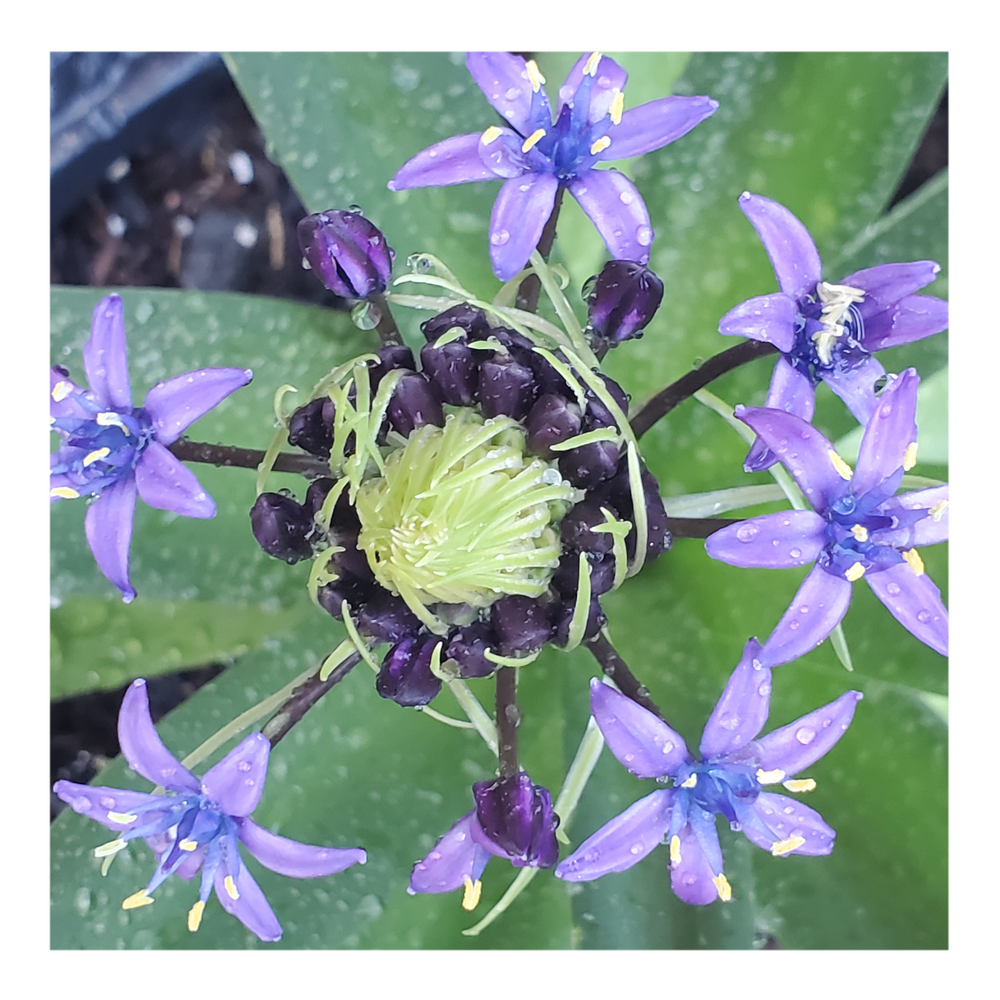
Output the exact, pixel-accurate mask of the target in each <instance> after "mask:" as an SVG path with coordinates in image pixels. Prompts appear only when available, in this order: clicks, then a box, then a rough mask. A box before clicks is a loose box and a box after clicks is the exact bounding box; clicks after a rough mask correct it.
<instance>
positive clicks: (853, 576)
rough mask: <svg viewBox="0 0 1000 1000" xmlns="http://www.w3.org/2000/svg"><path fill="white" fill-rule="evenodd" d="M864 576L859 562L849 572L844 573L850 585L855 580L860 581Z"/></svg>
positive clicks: (862, 567)
mask: <svg viewBox="0 0 1000 1000" xmlns="http://www.w3.org/2000/svg"><path fill="white" fill-rule="evenodd" d="M864 575H865V568H864V566H862V565H861V563H859V562H856V563H855V564H854V565H853V566H852V567H851V568H850V569H849V570H847V572H845V573H844V576H845V577H847V579H848V580H850V581H851V583H854V581H855V580H860V579H861V577H863V576H864Z"/></svg>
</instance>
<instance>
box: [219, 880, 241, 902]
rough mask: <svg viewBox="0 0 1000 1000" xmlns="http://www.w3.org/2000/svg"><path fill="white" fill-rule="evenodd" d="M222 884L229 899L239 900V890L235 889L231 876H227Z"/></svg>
mask: <svg viewBox="0 0 1000 1000" xmlns="http://www.w3.org/2000/svg"><path fill="white" fill-rule="evenodd" d="M222 884H223V885H224V886H225V887H226V895H228V896H229V898H230V899H239V898H240V893H239V890H238V889H237V888H236V883H235V882H234V881H233V876H232V875H227V876H226V880H225V881H224V882H223V883H222Z"/></svg>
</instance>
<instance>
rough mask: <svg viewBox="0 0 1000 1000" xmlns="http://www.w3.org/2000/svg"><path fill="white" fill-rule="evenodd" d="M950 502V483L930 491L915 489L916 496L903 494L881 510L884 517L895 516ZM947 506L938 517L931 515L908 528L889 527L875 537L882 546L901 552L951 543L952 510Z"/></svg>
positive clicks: (892, 499)
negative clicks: (949, 532) (924, 546)
mask: <svg viewBox="0 0 1000 1000" xmlns="http://www.w3.org/2000/svg"><path fill="white" fill-rule="evenodd" d="M942 503H943V504H947V503H948V484H947V483H945V484H944V485H943V486H932V487H931V488H930V489H926V490H914V491H913V492H912V493H901V494H900V495H899V496H894V497H889V499H888V500H886V501H885V502H884V503H883V504H882V505H881V507H880V508H879V510H880V511H881V513H883V514H888V515H890V516H894V515H895V514H897V513H901V512H902V511H911V510H931V509H932V508H934V507H937V506H938V505H939V504H942ZM949 510H950V507H948V506H944V507H943V508H941V509H939V510H938V512H937V514H936V515H934V514H929V515H928V516H927V517H924V518H921V520H919V521H917V522H916V524H912V525H910V526H909V527H905V528H885V529H883V530H882V531H879V532H878V534H876V535H875V536H874V537H873V540H874V541H876V542H878V544H880V545H892V546H893V547H894V548H897V549H912V548H914V547H915V546H918V545H919V546H923V545H936V544H937V543H938V542H946V541H948V522H949V517H948V511H949Z"/></svg>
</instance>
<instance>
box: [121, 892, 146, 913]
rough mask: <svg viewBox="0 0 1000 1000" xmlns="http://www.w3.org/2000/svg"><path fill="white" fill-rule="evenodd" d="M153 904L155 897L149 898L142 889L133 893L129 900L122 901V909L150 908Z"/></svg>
mask: <svg viewBox="0 0 1000 1000" xmlns="http://www.w3.org/2000/svg"><path fill="white" fill-rule="evenodd" d="M152 902H153V897H152V896H147V895H146V890H145V889H140V890H139V891H138V892H133V893H132V895H131V896H129V897H128V899H125V900H123V901H122V909H123V910H134V909H135V908H136V907H138V906H149V904H150V903H152Z"/></svg>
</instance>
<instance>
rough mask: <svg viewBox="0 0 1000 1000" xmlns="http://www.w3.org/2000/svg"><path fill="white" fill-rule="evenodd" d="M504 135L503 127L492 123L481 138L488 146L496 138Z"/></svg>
mask: <svg viewBox="0 0 1000 1000" xmlns="http://www.w3.org/2000/svg"><path fill="white" fill-rule="evenodd" d="M501 135H503V129H501V128H497V127H496V125H491V126H490V127H489V128H488V129H487V130H486V131H485V132H484V133H483V137H482V139H481V140H480V141H481V142H482V144H483V145H484V146H488V145H489V144H490V143H491V142H493V140H494V139H498V138H499V137H500V136H501Z"/></svg>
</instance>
